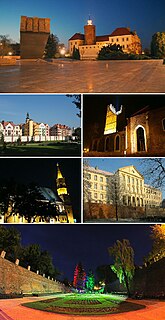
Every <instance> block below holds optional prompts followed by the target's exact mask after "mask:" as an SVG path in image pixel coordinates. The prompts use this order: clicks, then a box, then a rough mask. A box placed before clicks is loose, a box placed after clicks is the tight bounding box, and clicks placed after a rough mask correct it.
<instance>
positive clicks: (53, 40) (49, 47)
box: [44, 33, 59, 59]
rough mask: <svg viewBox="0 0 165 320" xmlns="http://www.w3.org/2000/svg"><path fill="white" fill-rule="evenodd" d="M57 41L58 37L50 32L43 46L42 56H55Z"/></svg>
mask: <svg viewBox="0 0 165 320" xmlns="http://www.w3.org/2000/svg"><path fill="white" fill-rule="evenodd" d="M58 43H59V39H58V37H57V36H56V35H54V34H53V33H51V34H50V35H49V38H48V41H47V44H46V47H45V53H44V58H46V59H47V58H55V54H56V53H57V52H58Z"/></svg>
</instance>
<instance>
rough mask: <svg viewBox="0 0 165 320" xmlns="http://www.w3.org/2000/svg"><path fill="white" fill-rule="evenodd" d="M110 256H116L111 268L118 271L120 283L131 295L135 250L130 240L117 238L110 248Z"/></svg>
mask: <svg viewBox="0 0 165 320" xmlns="http://www.w3.org/2000/svg"><path fill="white" fill-rule="evenodd" d="M108 251H109V254H110V256H112V257H113V258H114V264H113V265H112V266H111V269H112V270H113V271H114V272H115V273H116V275H117V277H118V279H119V281H120V283H123V284H124V286H125V287H126V289H127V293H128V296H130V282H131V280H132V278H133V275H134V270H135V267H134V251H133V248H132V247H131V245H130V242H129V240H126V239H123V240H122V241H119V240H117V241H116V243H115V244H114V245H113V246H112V247H109V248H108Z"/></svg>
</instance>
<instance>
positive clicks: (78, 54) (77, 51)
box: [72, 46, 80, 60]
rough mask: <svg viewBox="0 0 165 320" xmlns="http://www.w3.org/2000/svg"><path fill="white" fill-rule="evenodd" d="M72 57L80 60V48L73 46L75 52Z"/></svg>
mask: <svg viewBox="0 0 165 320" xmlns="http://www.w3.org/2000/svg"><path fill="white" fill-rule="evenodd" d="M72 58H73V59H75V60H80V52H79V49H77V48H75V46H74V48H73V54H72Z"/></svg>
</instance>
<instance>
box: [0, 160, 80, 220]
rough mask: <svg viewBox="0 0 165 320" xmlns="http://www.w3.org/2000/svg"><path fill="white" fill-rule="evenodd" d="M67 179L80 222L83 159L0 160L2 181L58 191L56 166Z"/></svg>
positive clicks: (0, 178)
mask: <svg viewBox="0 0 165 320" xmlns="http://www.w3.org/2000/svg"><path fill="white" fill-rule="evenodd" d="M57 162H58V163H59V167H60V170H61V172H62V174H63V176H64V177H65V179H66V180H65V181H66V184H67V187H68V191H69V194H70V197H71V201H72V205H73V210H74V217H75V218H77V219H78V220H80V216H81V211H80V210H81V209H80V208H81V203H80V197H81V189H80V183H81V159H71V158H68V159H62V158H60V159H57V158H55V159H50V158H47V159H46V158H38V159H32V158H25V159H16V158H14V159H0V181H1V182H3V181H4V180H6V179H7V180H8V179H11V178H13V179H14V180H15V181H16V182H19V183H23V184H28V183H31V182H34V183H36V184H38V185H40V186H44V187H50V188H51V189H52V190H56V189H55V188H56V177H57V172H56V164H57Z"/></svg>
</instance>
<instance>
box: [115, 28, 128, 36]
mask: <svg viewBox="0 0 165 320" xmlns="http://www.w3.org/2000/svg"><path fill="white" fill-rule="evenodd" d="M127 34H128V35H129V34H132V32H131V31H130V28H116V29H115V30H114V31H113V32H112V33H111V37H113V36H124V35H127Z"/></svg>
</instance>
